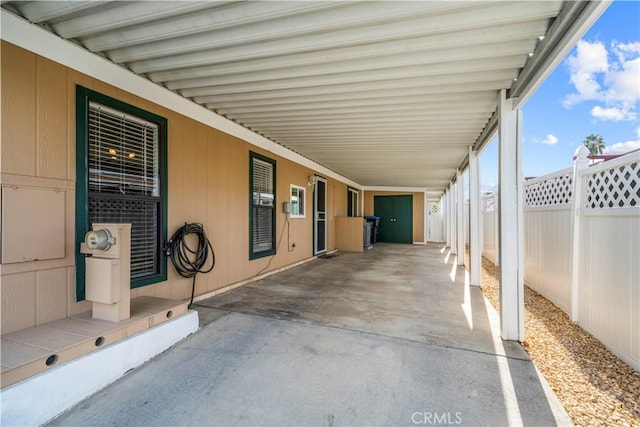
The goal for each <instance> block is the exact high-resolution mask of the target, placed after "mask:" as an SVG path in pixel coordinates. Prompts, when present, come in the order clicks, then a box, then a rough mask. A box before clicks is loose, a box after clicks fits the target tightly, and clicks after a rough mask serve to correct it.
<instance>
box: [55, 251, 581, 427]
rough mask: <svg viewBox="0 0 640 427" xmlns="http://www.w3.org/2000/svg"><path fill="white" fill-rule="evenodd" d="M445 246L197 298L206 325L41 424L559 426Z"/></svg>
mask: <svg viewBox="0 0 640 427" xmlns="http://www.w3.org/2000/svg"><path fill="white" fill-rule="evenodd" d="M453 262H454V257H448V256H447V252H445V251H444V250H443V247H442V245H436V244H430V245H426V246H415V245H395V244H376V245H375V247H374V248H373V249H371V250H369V251H366V252H364V253H362V254H351V253H338V254H336V256H335V257H333V258H329V259H317V260H314V261H311V262H309V263H306V264H304V265H302V266H299V267H296V268H293V269H290V270H287V271H285V272H282V273H278V274H275V275H273V276H270V277H268V278H265V279H262V280H259V281H256V282H253V283H250V284H247V285H245V286H243V287H241V288H238V289H235V290H232V291H230V292H227V293H224V294H221V295H218V296H216V297H213V298H209V299H207V300H203V301H200V302H199V303H198V304H197V306H196V307H195V308H197V309H198V312H199V315H200V319H201V324H202V325H203V327H202V328H201V329H200V330H199V331H198V332H197V333H196V334H194V335H193V336H191V337H189V338H188V339H186V340H184V341H183V342H181V343H179V344H177V345H176V346H174V347H173V348H171V349H170V350H168V351H167V352H165V353H163V354H162V355H160V356H158V357H156V358H155V359H153V360H152V361H150V362H149V363H147V364H145V365H144V366H142V367H141V368H139V369H136V370H135V371H133V372H131V373H130V374H129V375H127V376H125V377H123V378H122V379H121V380H119V381H118V382H116V383H114V384H112V385H111V386H109V387H107V388H105V389H104V390H103V391H101V392H99V393H97V394H96V395H94V396H92V397H89V398H88V399H86V400H85V401H83V402H82V403H80V404H79V405H78V406H76V407H75V408H73V409H71V410H70V411H68V412H67V413H65V414H63V415H62V416H60V417H59V418H57V419H56V420H54V421H53V422H52V423H51V424H52V425H225V426H228V425H278V426H280V425H296V426H320V425H328V426H333V425H336V426H337V425H350V426H369V425H483V426H484V425H491V426H496V425H536V426H538V425H545V426H547V425H556V424H559V425H570V424H571V421H570V419H569V417H568V416H567V415H566V413H565V412H564V410H563V409H562V407H561V405H560V404H559V402H558V401H557V399H556V397H555V396H554V395H553V393H552V392H551V391H550V390H549V388H548V386H547V384H546V382H545V381H544V379H543V378H542V377H541V376H540V375H539V373H538V372H537V370H536V369H535V367H534V365H533V364H532V363H531V361H530V360H529V358H528V357H527V355H526V353H525V352H524V350H523V349H522V347H521V346H520V345H519V344H518V343H513V342H503V341H502V340H501V339H500V338H499V328H498V316H497V314H496V313H495V310H493V308H492V307H491V306H490V304H489V303H488V302H485V299H484V297H483V295H482V291H481V290H480V289H479V288H472V287H469V286H467V285H466V284H465V274H464V269H463V268H461V267H455V266H454V265H453Z"/></svg>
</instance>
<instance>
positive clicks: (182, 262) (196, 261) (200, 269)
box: [166, 223, 216, 307]
mask: <svg viewBox="0 0 640 427" xmlns="http://www.w3.org/2000/svg"><path fill="white" fill-rule="evenodd" d="M189 234H194V235H195V236H196V238H197V242H198V246H197V248H195V249H192V248H191V247H189V244H188V242H187V236H189ZM166 254H167V256H169V257H170V258H171V262H172V263H173V266H174V267H175V268H176V271H177V272H178V274H179V275H180V276H182V277H186V278H190V277H193V283H192V284H191V300H190V301H189V307H191V305H192V304H193V296H194V293H195V291H196V275H197V274H198V273H208V272H210V271H211V270H213V266H214V265H215V264H216V256H215V253H214V252H213V247H212V246H211V242H210V241H209V239H208V238H207V234H206V233H205V232H204V227H203V226H202V224H199V223H191V224H187V223H185V224H184V226H182V227H180V228H179V229H178V230H177V231H176V232H175V233H174V234H173V237H171V240H169V242H168V243H167V248H166ZM209 254H211V259H212V261H211V266H209V267H208V268H206V269H205V268H204V267H205V266H206V265H207V263H208V262H207V260H208V258H209Z"/></svg>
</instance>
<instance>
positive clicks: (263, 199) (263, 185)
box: [250, 153, 275, 259]
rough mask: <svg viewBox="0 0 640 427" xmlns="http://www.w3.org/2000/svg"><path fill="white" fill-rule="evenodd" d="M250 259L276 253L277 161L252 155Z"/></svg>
mask: <svg viewBox="0 0 640 427" xmlns="http://www.w3.org/2000/svg"><path fill="white" fill-rule="evenodd" d="M250 171H251V172H250V175H251V176H250V182H251V230H250V234H251V241H250V248H251V253H250V258H252V259H253V258H259V257H262V256H267V255H272V254H274V253H275V161H273V160H271V159H268V158H266V157H263V156H260V155H258V154H256V153H251V164H250Z"/></svg>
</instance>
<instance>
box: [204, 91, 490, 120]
mask: <svg viewBox="0 0 640 427" xmlns="http://www.w3.org/2000/svg"><path fill="white" fill-rule="evenodd" d="M443 103H446V104H450V105H455V104H466V105H469V104H474V105H478V104H483V105H484V104H487V103H492V104H495V105H498V93H497V92H496V91H485V92H470V93H457V94H444V95H433V96H422V95H416V96H412V95H406V96H389V97H380V98H368V99H355V100H342V101H335V102H331V101H316V100H315V99H314V98H311V99H309V101H308V103H306V104H284V105H258V106H255V107H252V106H237V107H228V106H226V105H225V103H219V104H218V103H216V104H207V105H206V107H207V108H212V109H216V110H218V111H220V112H221V113H223V114H231V115H233V114H234V113H238V112H241V113H245V114H250V113H253V112H268V111H281V112H287V111H303V110H317V111H321V110H326V109H329V110H331V109H334V108H344V107H350V108H355V109H357V108H359V107H369V106H374V105H375V106H387V107H392V106H394V105H425V106H427V105H434V104H436V105H442V104H443Z"/></svg>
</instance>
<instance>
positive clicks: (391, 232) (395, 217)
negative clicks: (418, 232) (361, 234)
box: [373, 195, 413, 243]
mask: <svg viewBox="0 0 640 427" xmlns="http://www.w3.org/2000/svg"><path fill="white" fill-rule="evenodd" d="M373 212H374V215H375V216H379V217H380V230H379V231H378V241H379V242H389V243H413V196H411V195H408V196H374V198H373Z"/></svg>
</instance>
